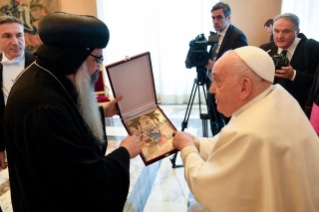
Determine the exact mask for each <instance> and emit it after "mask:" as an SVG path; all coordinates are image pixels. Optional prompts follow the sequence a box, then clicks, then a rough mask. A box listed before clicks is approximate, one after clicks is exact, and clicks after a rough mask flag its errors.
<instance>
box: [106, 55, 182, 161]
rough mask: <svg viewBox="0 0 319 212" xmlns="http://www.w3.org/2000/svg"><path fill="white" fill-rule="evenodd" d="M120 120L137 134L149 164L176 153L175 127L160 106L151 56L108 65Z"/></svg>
mask: <svg viewBox="0 0 319 212" xmlns="http://www.w3.org/2000/svg"><path fill="white" fill-rule="evenodd" d="M105 69H106V72H107V74H108V77H109V80H110V84H111V88H112V91H113V94H114V97H118V96H123V99H122V100H121V101H120V102H118V105H117V106H118V109H119V115H120V117H121V121H122V123H123V125H124V127H125V128H126V130H127V132H128V133H129V134H130V135H136V136H137V138H138V140H139V142H140V146H141V153H140V155H141V157H142V159H143V161H144V163H145V165H149V164H151V163H153V162H156V161H158V160H160V159H162V158H164V157H167V156H169V155H171V154H173V153H176V152H177V149H175V148H174V147H173V146H172V141H173V135H172V133H173V132H174V131H176V128H175V127H174V125H173V124H172V123H171V122H170V120H169V119H168V118H167V117H166V115H165V114H164V112H163V111H162V110H161V108H160V107H159V105H158V104H157V98H156V91H155V84H154V78H153V71H152V64H151V57H150V53H149V52H146V53H143V54H140V55H136V56H134V57H131V58H127V59H125V60H122V61H119V62H116V63H113V64H110V65H107V66H106V67H105Z"/></svg>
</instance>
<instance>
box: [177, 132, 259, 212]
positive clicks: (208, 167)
mask: <svg viewBox="0 0 319 212" xmlns="http://www.w3.org/2000/svg"><path fill="white" fill-rule="evenodd" d="M256 140H258V138H257V137H255V136H251V135H250V136H245V135H244V134H241V133H240V135H239V134H237V133H236V132H232V133H227V132H225V131H224V132H223V133H222V135H221V136H220V134H219V136H216V137H215V138H214V139H207V138H205V139H199V140H197V141H195V143H197V144H196V146H199V151H198V149H196V148H195V147H187V148H184V149H183V150H182V152H181V157H182V159H183V163H184V166H185V179H186V181H187V183H188V186H189V188H190V190H191V192H192V194H193V195H194V197H195V199H196V200H197V201H198V202H199V203H201V204H203V205H205V206H206V207H208V208H209V209H210V210H216V209H228V210H229V211H231V210H235V211H236V208H234V207H233V206H234V205H237V206H238V207H240V208H241V209H244V210H246V209H247V210H249V209H250V208H246V209H245V207H243V205H242V204H248V205H250V204H251V201H257V200H256V198H255V197H254V193H255V192H257V193H258V190H259V188H258V186H256V187H254V186H253V187H252V186H251V185H253V184H254V182H252V180H254V179H258V178H260V177H262V172H260V167H261V165H260V163H262V159H261V157H262V153H261V150H262V148H261V146H260V145H261V143H262V142H258V141H257V142H256ZM197 148H198V147H197ZM254 190H255V191H254ZM245 191H247V192H245ZM246 194H247V196H245V195H246ZM239 195H243V198H238V196H239ZM229 201H231V202H232V204H231V205H232V206H229V208H228V206H227V205H229ZM228 210H225V211H228ZM244 210H243V211H244ZM217 211H218V210H217ZM241 211H242V210H241Z"/></svg>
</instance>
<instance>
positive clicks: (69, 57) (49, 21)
mask: <svg viewBox="0 0 319 212" xmlns="http://www.w3.org/2000/svg"><path fill="white" fill-rule="evenodd" d="M39 36H40V38H41V40H42V42H43V45H41V46H40V47H39V49H38V50H37V51H36V52H35V55H37V56H38V60H37V62H38V63H39V65H42V66H44V67H46V68H48V69H54V71H58V72H60V73H62V74H64V75H69V74H72V73H75V72H76V71H77V70H78V69H79V67H80V66H81V65H82V64H83V62H84V61H85V60H86V58H87V57H88V56H89V54H90V53H91V52H92V51H93V50H94V49H95V48H100V49H102V48H105V47H106V45H107V43H108V41H109V30H108V28H107V26H106V25H105V24H104V23H103V22H102V21H100V20H99V19H97V18H95V17H94V16H84V15H73V14H68V13H62V12H55V13H50V14H48V15H46V16H45V17H44V18H43V19H42V20H41V22H40V24H39Z"/></svg>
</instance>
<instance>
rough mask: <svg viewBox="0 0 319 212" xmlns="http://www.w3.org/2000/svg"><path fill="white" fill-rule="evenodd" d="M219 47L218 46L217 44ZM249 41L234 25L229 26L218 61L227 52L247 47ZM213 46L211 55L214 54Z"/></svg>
mask: <svg viewBox="0 0 319 212" xmlns="http://www.w3.org/2000/svg"><path fill="white" fill-rule="evenodd" d="M215 45H217V44H215ZM247 45H248V43H247V39H246V36H245V35H244V33H243V32H242V31H241V30H240V29H238V28H237V27H235V26H234V25H232V24H229V27H228V29H227V32H226V34H225V37H224V39H223V42H222V44H221V46H220V49H219V51H218V54H217V59H218V58H220V57H221V56H222V55H223V54H224V53H225V52H226V51H228V50H231V49H236V48H239V47H242V46H247ZM212 50H213V46H212V47H211V49H210V51H209V54H210V55H211V54H212Z"/></svg>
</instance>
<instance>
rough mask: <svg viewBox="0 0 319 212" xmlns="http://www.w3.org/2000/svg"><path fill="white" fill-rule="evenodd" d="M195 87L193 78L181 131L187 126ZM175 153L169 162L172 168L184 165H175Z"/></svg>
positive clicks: (196, 86) (196, 82)
mask: <svg viewBox="0 0 319 212" xmlns="http://www.w3.org/2000/svg"><path fill="white" fill-rule="evenodd" d="M197 89H198V80H197V79H194V84H193V88H192V92H191V95H190V97H189V100H188V104H187V108H186V113H185V116H184V120H183V122H182V131H184V130H185V128H187V124H188V120H189V117H190V114H191V111H192V107H193V103H194V99H195V94H196V91H197ZM177 154H178V152H176V153H175V154H174V156H173V157H172V158H171V159H170V160H171V162H172V167H173V168H179V167H184V165H183V164H181V165H176V158H177Z"/></svg>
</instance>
